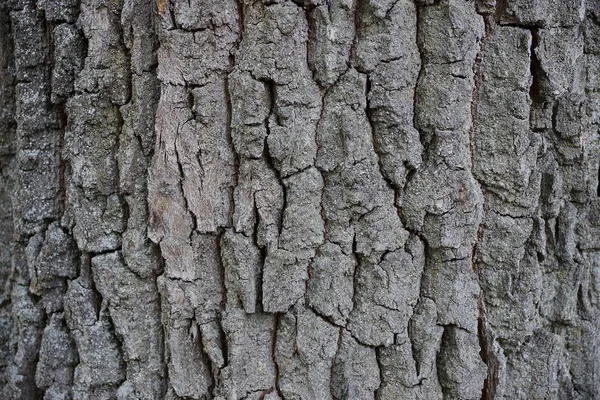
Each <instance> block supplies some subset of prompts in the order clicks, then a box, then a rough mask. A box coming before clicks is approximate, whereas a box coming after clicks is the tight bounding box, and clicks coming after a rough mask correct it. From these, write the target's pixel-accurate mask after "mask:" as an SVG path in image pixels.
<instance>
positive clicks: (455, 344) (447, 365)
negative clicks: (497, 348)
mask: <svg viewBox="0 0 600 400" xmlns="http://www.w3.org/2000/svg"><path fill="white" fill-rule="evenodd" d="M437 366H438V379H439V382H440V385H441V386H442V392H443V393H444V398H448V399H466V400H475V399H479V398H481V388H482V387H483V381H484V379H485V375H486V365H485V364H484V363H483V361H482V360H481V358H480V357H479V351H477V336H476V335H475V334H474V333H470V332H466V331H464V330H462V329H460V328H457V327H455V326H446V327H444V335H443V336H442V343H441V350H440V353H439V354H438V356H437Z"/></svg>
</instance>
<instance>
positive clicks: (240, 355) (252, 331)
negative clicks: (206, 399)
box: [220, 308, 277, 399]
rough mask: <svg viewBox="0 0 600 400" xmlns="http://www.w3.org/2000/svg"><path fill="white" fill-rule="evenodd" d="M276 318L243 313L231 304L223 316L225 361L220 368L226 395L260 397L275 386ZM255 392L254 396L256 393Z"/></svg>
mask: <svg viewBox="0 0 600 400" xmlns="http://www.w3.org/2000/svg"><path fill="white" fill-rule="evenodd" d="M275 318H277V317H274V316H272V315H269V314H258V313H257V314H254V315H247V314H244V313H243V311H242V310H241V309H237V308H232V310H230V311H227V313H226V314H225V315H224V318H223V329H224V331H225V334H226V337H227V339H226V340H227V360H228V364H227V366H225V367H224V368H223V369H222V370H221V379H222V382H221V383H220V386H221V387H222V393H220V394H221V395H222V396H224V397H225V398H234V399H242V398H252V399H253V398H260V396H261V395H265V394H266V393H269V392H271V391H273V390H276V387H275V386H276V379H277V378H276V373H277V372H276V371H277V367H276V365H275V360H274V359H273V358H272V354H273V347H274V346H275V343H274V341H273V337H274V335H275V334H276V332H275V329H276V328H275V324H274V321H275ZM255 396H256V397H255Z"/></svg>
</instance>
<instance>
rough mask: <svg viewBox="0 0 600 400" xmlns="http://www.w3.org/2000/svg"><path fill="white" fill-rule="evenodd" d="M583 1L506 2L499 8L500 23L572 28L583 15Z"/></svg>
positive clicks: (527, 0) (530, 0) (522, 0)
mask: <svg viewBox="0 0 600 400" xmlns="http://www.w3.org/2000/svg"><path fill="white" fill-rule="evenodd" d="M585 4H586V2H585V1H584V0H549V1H544V2H536V1H534V0H507V1H505V2H504V3H503V4H502V5H501V6H500V9H499V10H500V13H501V14H500V23H501V24H507V25H509V24H510V25H521V26H543V27H546V26H550V27H553V26H573V25H577V24H579V23H580V22H581V21H582V19H583V18H584V15H585Z"/></svg>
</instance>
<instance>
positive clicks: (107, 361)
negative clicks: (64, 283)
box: [65, 278, 125, 400]
mask: <svg viewBox="0 0 600 400" xmlns="http://www.w3.org/2000/svg"><path fill="white" fill-rule="evenodd" d="M100 300H101V299H100ZM107 306H108V304H107V303H106V302H104V301H101V303H100V304H99V305H98V304H97V295H96V294H95V293H94V291H93V290H92V289H91V288H90V287H87V286H86V283H84V280H83V279H82V278H79V279H77V280H74V281H72V282H71V283H70V284H69V289H68V290H67V293H66V295H65V317H66V320H67V326H68V327H69V329H70V331H71V332H72V333H73V337H74V339H75V345H76V347H77V354H79V364H78V365H77V366H76V367H75V375H74V378H73V382H74V384H73V397H74V398H78V399H86V400H87V399H90V400H91V399H105V398H107V399H108V398H114V397H116V392H117V388H118V386H119V384H120V383H121V382H123V381H124V380H125V365H124V363H123V359H122V354H121V349H120V345H119V343H118V341H117V338H116V337H115V334H114V327H113V326H112V323H111V319H110V316H109V311H108V309H107Z"/></svg>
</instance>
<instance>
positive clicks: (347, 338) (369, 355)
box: [331, 329, 381, 400]
mask: <svg viewBox="0 0 600 400" xmlns="http://www.w3.org/2000/svg"><path fill="white" fill-rule="evenodd" d="M379 376H380V371H379V366H378V364H377V356H376V352H375V349H373V348H371V347H367V346H363V345H361V344H360V343H358V342H357V341H356V340H355V339H354V338H353V337H352V336H351V335H350V334H349V333H348V331H346V330H344V329H342V330H341V333H340V338H339V339H338V352H337V354H336V356H335V359H334V362H333V366H332V368H331V394H332V396H333V398H334V399H344V400H349V399H367V398H374V397H375V396H374V395H375V390H377V388H379V385H380V383H381V382H380V379H379Z"/></svg>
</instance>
